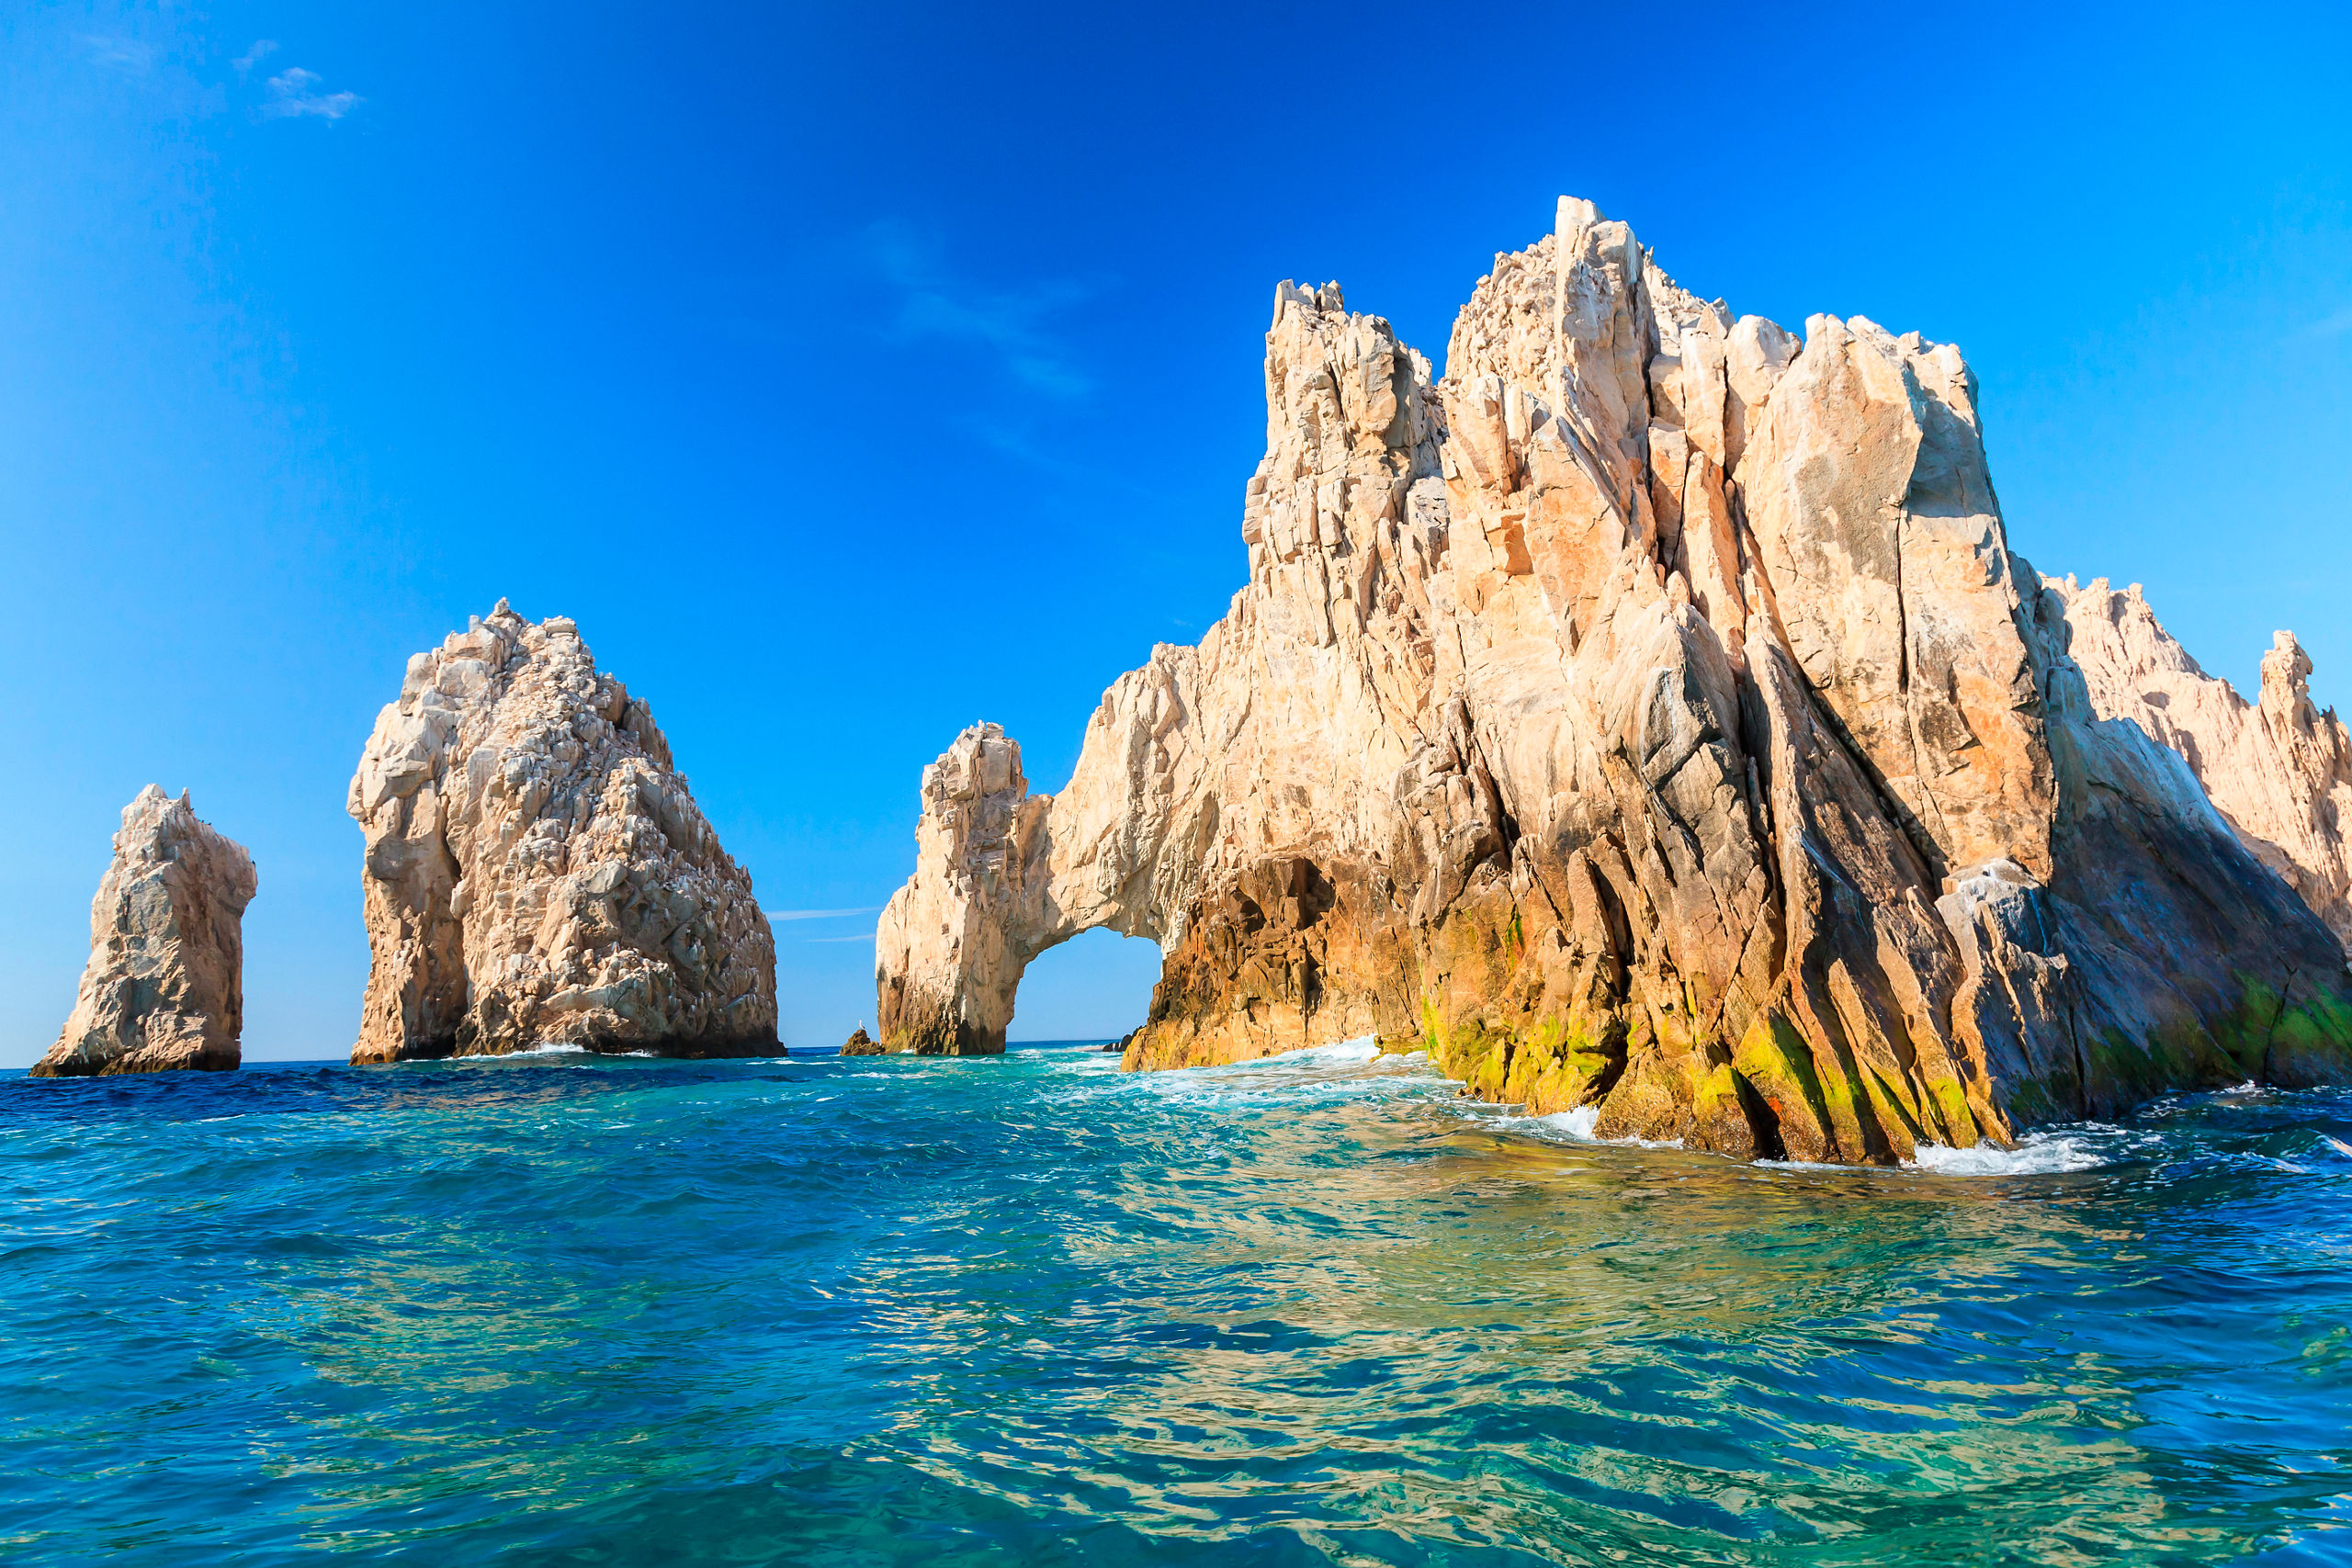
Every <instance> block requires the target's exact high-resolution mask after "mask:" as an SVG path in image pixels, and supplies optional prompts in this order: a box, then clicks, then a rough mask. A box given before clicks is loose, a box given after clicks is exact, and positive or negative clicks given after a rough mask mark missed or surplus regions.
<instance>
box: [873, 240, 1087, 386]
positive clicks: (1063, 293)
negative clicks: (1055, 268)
mask: <svg viewBox="0 0 2352 1568" xmlns="http://www.w3.org/2000/svg"><path fill="white" fill-rule="evenodd" d="M870 241H871V248H872V253H873V257H874V261H875V263H876V265H877V266H878V267H879V268H880V270H881V273H882V276H883V277H884V279H886V280H887V281H888V283H889V284H890V286H891V287H892V288H895V289H897V290H898V304H899V309H898V311H897V313H896V315H895V316H894V318H893V319H892V321H891V331H892V333H893V335H895V336H897V337H899V338H900V339H911V338H926V337H929V338H948V339H952V340H956V341H960V342H965V343H976V344H981V345H982V346H984V347H986V348H989V349H991V350H993V351H995V353H996V355H998V357H999V358H1000V360H1001V362H1002V364H1003V366H1004V367H1005V369H1006V370H1007V371H1008V372H1010V373H1011V374H1012V377H1013V378H1015V379H1016V380H1018V381H1021V382H1022V383H1023V384H1024V385H1026V386H1029V387H1033V388H1035V389H1037V390H1038V391H1041V392H1046V393H1050V394H1051V395H1053V396H1055V397H1060V398H1077V397H1083V396H1084V395H1085V394H1086V393H1088V392H1090V391H1091V390H1092V389H1093V387H1094V383H1093V380H1092V379H1091V378H1089V377H1088V376H1087V375H1086V373H1085V372H1083V371H1081V370H1080V369H1079V368H1078V367H1076V366H1074V365H1072V364H1071V363H1070V362H1069V354H1068V352H1067V351H1066V350H1065V349H1064V348H1063V346H1062V345H1061V344H1059V343H1057V341H1056V340H1055V338H1054V336H1053V334H1052V333H1049V332H1047V331H1046V329H1045V327H1044V326H1043V324H1042V322H1043V320H1044V318H1046V317H1047V316H1050V315H1051V314H1053V313H1054V312H1055V311H1057V310H1064V309H1066V308H1068V307H1069V306H1071V305H1075V304H1078V303H1080V302H1081V301H1082V300H1084V299H1086V297H1087V295H1088V293H1089V292H1090V290H1088V289H1085V288H1080V286H1078V285H1077V284H1074V283H1069V282H1057V283H1047V284H1044V285H1041V286H1040V287H1038V288H1033V289H1028V290H1025V291H1023V292H1020V293H1014V294H997V293H990V292H989V291H988V290H986V289H981V288H974V287H972V286H971V285H969V284H967V283H964V282H961V281H959V280H957V279H956V278H953V277H950V276H947V275H946V274H945V273H944V270H943V269H942V268H941V267H940V265H939V264H938V261H937V259H936V258H935V257H934V256H933V254H931V252H930V249H929V248H928V247H927V246H925V245H923V244H922V243H920V242H919V241H917V240H916V239H915V238H914V237H913V236H912V235H911V234H910V233H909V232H908V231H906V229H905V228H904V227H903V226H901V225H898V224H891V223H885V224H881V225H878V226H876V228H875V229H874V230H873V231H871V234H870Z"/></svg>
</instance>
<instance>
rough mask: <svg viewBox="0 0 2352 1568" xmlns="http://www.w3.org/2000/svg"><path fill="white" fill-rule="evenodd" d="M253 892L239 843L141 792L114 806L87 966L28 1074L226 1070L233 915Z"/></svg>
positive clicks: (240, 1013) (237, 1006)
mask: <svg viewBox="0 0 2352 1568" xmlns="http://www.w3.org/2000/svg"><path fill="white" fill-rule="evenodd" d="M257 886H259V884H258V882H257V880H256V879H255V877H254V863H253V857H252V856H251V855H248V854H247V853H246V852H245V851H244V847H243V845H241V844H239V843H236V842H235V841H233V840H230V839H228V838H226V837H223V836H222V835H221V834H220V833H218V832H215V831H214V830H213V829H211V827H210V826H209V825H208V824H206V823H203V822H199V821H198V820H197V819H196V810H195V808H194V807H191V806H190V805H189V804H188V798H187V793H186V792H185V791H183V792H182V793H181V795H180V797H179V798H178V799H177V800H172V799H169V798H167V797H166V796H165V795H164V792H163V791H162V790H160V789H158V788H156V787H155V786H154V785H153V784H149V785H148V786H147V787H146V788H145V789H142V790H141V791H140V792H139V796H138V798H137V799H135V800H133V801H132V802H131V803H130V805H129V806H126V807H123V808H122V830H121V831H120V832H119V833H117V834H116V835H115V836H114V862H113V863H112V864H110V865H108V866H107V873H106V875H105V876H104V877H103V878H101V879H100V880H99V883H98V896H97V897H96V898H95V899H93V900H91V903H90V962H89V965H88V967H86V968H85V969H84V970H83V971H82V987H81V990H80V992H79V994H78V995H76V996H75V998H74V1015H73V1016H72V1017H71V1018H69V1019H67V1020H66V1021H65V1031H64V1032H63V1033H62V1034H60V1035H59V1036H58V1037H57V1043H56V1044H54V1045H52V1046H51V1047H50V1048H49V1054H48V1055H45V1056H43V1057H42V1058H41V1059H40V1061H39V1062H36V1063H35V1064H34V1065H33V1069H32V1076H33V1077H37V1078H69V1077H99V1076H103V1075H106V1074H111V1073H161V1072H171V1071H175V1070H180V1069H188V1068H193V1069H198V1070H201V1071H205V1072H227V1071H230V1070H231V1069H232V1068H234V1067H235V1066H237V1064H238V1062H239V1060H240V1050H239V1045H238V1038H239V1036H240V1035H241V1034H242V1033H243V1030H244V1021H245V997H244V966H245V942H244V915H245V906H246V905H248V904H250V903H252V902H253V898H254V889H255V888H256V887H257Z"/></svg>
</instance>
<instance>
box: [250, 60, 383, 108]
mask: <svg viewBox="0 0 2352 1568" xmlns="http://www.w3.org/2000/svg"><path fill="white" fill-rule="evenodd" d="M325 80H326V78H325V77H323V76H322V75H320V74H319V73H317V72H315V71H305V70H303V69H302V68H301V67H300V66H299V65H297V66H295V67H294V68H293V69H292V70H290V71H287V72H285V73H282V74H279V75H276V76H272V77H271V78H270V79H269V82H268V84H267V85H268V89H269V101H268V102H267V103H266V104H264V105H262V107H261V114H262V118H264V119H290V118H300V117H301V116H305V115H316V116H317V117H318V118H321V119H324V120H337V119H341V118H343V117H344V116H345V115H347V114H349V113H350V112H351V111H352V110H353V109H356V108H357V107H359V106H360V105H361V104H363V103H365V102H366V101H367V100H366V99H364V98H362V97H361V96H359V95H358V94H356V93H322V92H319V91H317V88H318V85H319V84H320V83H322V82H323V81H325Z"/></svg>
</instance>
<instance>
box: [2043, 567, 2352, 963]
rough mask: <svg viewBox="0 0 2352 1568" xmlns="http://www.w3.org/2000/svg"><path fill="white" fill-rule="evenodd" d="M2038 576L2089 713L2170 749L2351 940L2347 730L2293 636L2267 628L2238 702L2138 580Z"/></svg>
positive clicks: (2351, 787) (2234, 825)
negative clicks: (2252, 688)
mask: <svg viewBox="0 0 2352 1568" xmlns="http://www.w3.org/2000/svg"><path fill="white" fill-rule="evenodd" d="M2042 583H2043V586H2044V587H2045V588H2046V589H2047V590H2048V591H2049V592H2052V593H2053V594H2056V595H2057V596H2058V597H2059V598H2060V599H2061V600H2063V601H2064V604H2065V608H2066V621H2067V625H2068V627H2069V628H2070V630H2071V632H2072V634H2073V642H2072V647H2071V651H2072V653H2073V656H2074V659H2075V663H2076V664H2078V665H2080V666H2081V668H2082V671H2083V676H2084V679H2085V681H2086V682H2087V683H2088V686H2089V690H2090V698H2091V705H2092V706H2093V707H2094V708H2095V709H2097V711H2098V716H2100V717H2101V718H2120V719H2128V720H2130V721H2131V723H2133V724H2135V725H2137V726H2139V727H2140V728H2141V729H2143V730H2144V731H2146V733H2147V734H2148V736H2149V738H2150V739H2153V740H2154V741H2156V742H2157V743H2158V744H2160V745H2163V746H2165V747H2169V748H2170V749H2171V750H2174V751H2175V752H2177V753H2178V754H2179V756H2180V758H2181V761H2183V762H2184V763H2185V764H2186V765H2187V766H2188V771H2189V772H2190V773H2193V774H2195V775H2196V778H2197V781H2198V783H2199V784H2200V785H2202V786H2203V788H2204V790H2205V793H2206V794H2207V795H2209V796H2211V799H2212V802H2213V805H2214V806H2215V807H2217V808H2218V809H2219V810H2220V812H2221V814H2222V819H2223V820H2224V821H2226V822H2227V823H2228V824H2229V827H2230V830H2231V831H2232V832H2233V833H2234V834H2236V835H2237V838H2238V840H2239V841H2240V842H2241V843H2243V844H2245V847H2246V848H2247V849H2248V850H2249V851H2251V852H2253V853H2254V855H2255V857H2256V859H2258V860H2260V861H2261V862H2262V863H2263V864H2264V865H2266V866H2268V867H2269V868H2270V869H2271V870H2272V871H2274V872H2277V873H2278V874H2279V875H2280V876H2282V877H2284V878H2285V879H2286V880H2287V883H2288V885H2289V886H2291V887H2293V888H2294V890H2295V891H2296V893H2297V894H2299V895H2300V896H2301V898H2302V900H2303V902H2304V903H2306V904H2308V905H2309V906H2310V907H2311V908H2312V911H2313V912H2314V913H2316V914H2317V915H2318V916H2319V917H2320V919H2323V920H2324V921H2326V922H2327V926H2328V929H2329V930H2330V931H2334V932H2335V936H2336V939H2337V940H2338V941H2339V942H2343V943H2344V944H2345V945H2346V949H2347V950H2352V844H2347V843H2346V839H2345V835H2344V824H2345V823H2346V822H2352V736H2347V735H2346V732H2345V727H2344V724H2343V721H2341V720H2340V719H2338V718H2337V717H2336V716H2335V710H2334V709H2333V708H2330V709H2327V710H2325V711H2324V712H2323V711H2322V710H2320V709H2319V708H2318V707H2316V706H2315V705H2313V704H2312V695H2311V672H2312V661H2311V657H2310V655H2308V654H2306V653H2305V652H2304V651H2303V649H2302V647H2301V644H2299V643H2298V642H2296V640H2295V634H2294V633H2292V632H2288V631H2282V632H2279V633H2278V634H2276V636H2275V637H2273V638H2272V640H2271V649H2270V651H2269V652H2268V653H2266V654H2264V655H2263V656H2262V691H2261V694H2260V698H2259V700H2258V701H2257V702H2253V703H2249V702H2247V701H2246V700H2245V698H2244V697H2242V696H2240V695H2238V694H2237V692H2236V691H2235V690H2234V689H2233V688H2232V687H2231V685H2230V683H2229V682H2227V681H2222V680H2219V679H2217V678H2215V677H2213V676H2211V675H2208V674H2207V673H2205V671H2203V670H2202V669H2201V668H2199V665H2198V663H2197V660H2194V659H2192V658H2190V657H2189V654H2188V649H2184V648H2182V647H2181V646H2180V644H2179V643H2178V642H2177V641H2175V640H2174V639H2173V637H2172V635H2171V634H2170V633H2169V632H2167V631H2165V628H2164V626H2162V625H2161V624H2159V623H2158V622H2157V620H2156V615H2155V612H2154V610H2153V609H2151V608H2150V607H2149V605H2148V601H2147V599H2146V597H2145V595H2144V594H2143V593H2142V592H2141V589H2140V585H2139V584H2138V583H2136V582H2135V583H2133V584H2131V586H2130V587H2129V588H2126V589H2124V590H2123V591H2122V592H2116V591H2114V590H2113V589H2111V588H2109V586H2108V582H2107V580H2106V579H2105V578H2103V577H2102V578H2095V579H2093V580H2092V581H2091V582H2090V584H2089V585H2088V586H2087V587H2085V586H2082V585H2080V584H2078V583H2077V582H2076V581H2075V580H2074V579H2073V578H2072V577H2068V578H2064V579H2063V580H2062V579H2058V578H2044V579H2042Z"/></svg>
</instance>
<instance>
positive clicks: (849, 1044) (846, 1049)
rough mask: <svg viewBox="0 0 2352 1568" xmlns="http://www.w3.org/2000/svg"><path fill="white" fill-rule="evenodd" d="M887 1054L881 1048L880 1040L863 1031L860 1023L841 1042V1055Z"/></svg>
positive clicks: (863, 1027) (863, 1028) (862, 1025)
mask: <svg viewBox="0 0 2352 1568" xmlns="http://www.w3.org/2000/svg"><path fill="white" fill-rule="evenodd" d="M888 1054H889V1053H888V1052H887V1051H885V1050H883V1048H882V1045H881V1043H880V1042H878V1041H876V1039H875V1038H874V1036H872V1035H871V1034H868V1033H866V1032H865V1025H864V1024H862V1023H861V1024H859V1025H858V1026H857V1027H856V1029H854V1030H853V1031H852V1032H850V1037H849V1038H848V1039H847V1040H844V1041H842V1055H844V1056H883V1055H888Z"/></svg>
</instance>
